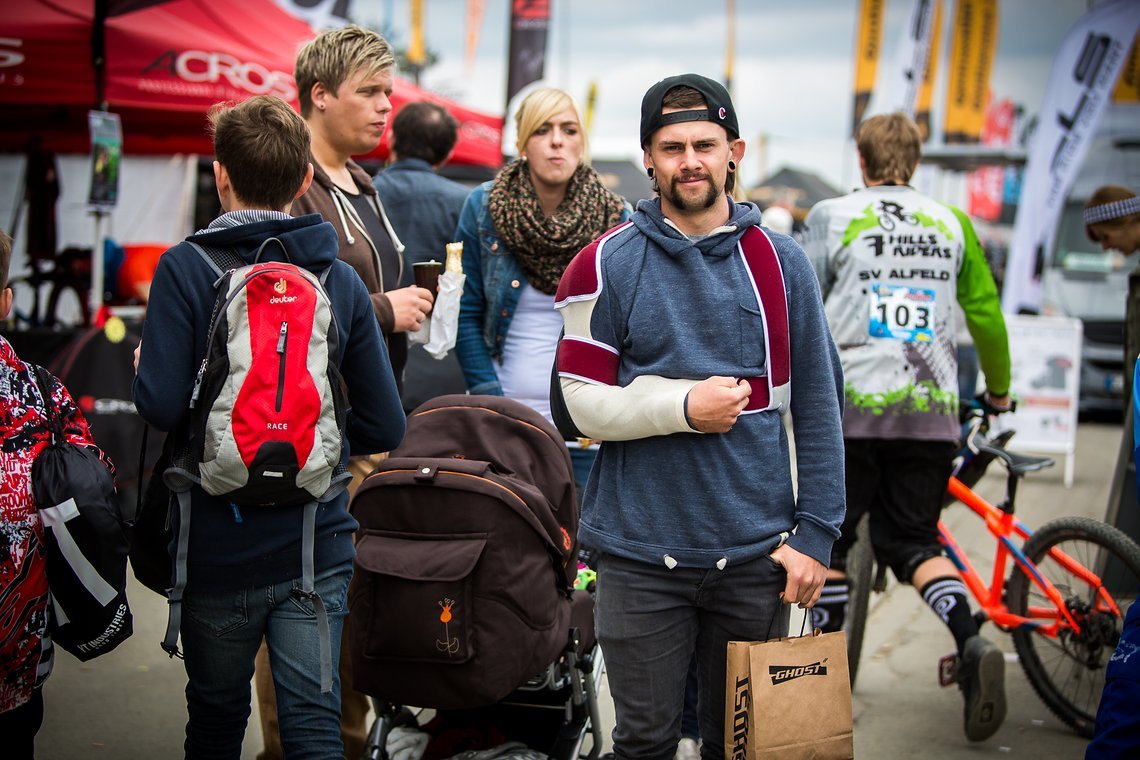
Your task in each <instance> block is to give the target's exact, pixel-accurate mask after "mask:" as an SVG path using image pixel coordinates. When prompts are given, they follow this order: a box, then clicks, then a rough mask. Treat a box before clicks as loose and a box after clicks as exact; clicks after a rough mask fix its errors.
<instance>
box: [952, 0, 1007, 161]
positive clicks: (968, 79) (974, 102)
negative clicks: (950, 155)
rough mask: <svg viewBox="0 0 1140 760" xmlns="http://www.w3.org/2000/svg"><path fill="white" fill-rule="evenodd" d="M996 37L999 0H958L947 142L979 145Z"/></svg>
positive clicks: (953, 43)
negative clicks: (977, 143)
mask: <svg viewBox="0 0 1140 760" xmlns="http://www.w3.org/2000/svg"><path fill="white" fill-rule="evenodd" d="M997 37H998V4H997V0H958V11H957V14H956V15H955V17H954V35H953V39H952V41H951V45H950V75H949V80H948V82H947V86H946V120H945V122H944V126H943V141H944V142H947V143H976V142H978V141H979V140H980V139H981V136H982V127H983V126H984V125H985V122H986V103H987V101H988V99H989V89H990V71H991V70H992V69H993V62H994V55H995V53H996V52H997Z"/></svg>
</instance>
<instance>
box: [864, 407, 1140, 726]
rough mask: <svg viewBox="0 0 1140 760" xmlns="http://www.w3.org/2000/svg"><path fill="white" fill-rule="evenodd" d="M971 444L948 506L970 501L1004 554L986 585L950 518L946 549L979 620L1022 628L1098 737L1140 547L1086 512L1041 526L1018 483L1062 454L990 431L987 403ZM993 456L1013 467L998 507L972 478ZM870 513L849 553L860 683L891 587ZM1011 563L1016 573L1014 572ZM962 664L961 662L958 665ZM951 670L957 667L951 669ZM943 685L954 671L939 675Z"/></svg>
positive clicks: (1056, 691)
mask: <svg viewBox="0 0 1140 760" xmlns="http://www.w3.org/2000/svg"><path fill="white" fill-rule="evenodd" d="M970 417H971V419H970V433H969V435H968V436H967V446H966V448H965V449H964V451H963V454H962V456H961V457H960V460H959V462H958V463H957V465H956V467H955V471H954V474H953V475H952V476H951V477H950V480H949V483H948V485H947V499H946V503H947V504H949V503H951V502H953V501H954V500H958V501H961V502H962V503H963V504H965V505H966V506H967V507H969V508H970V509H971V510H972V511H973V512H974V513H975V514H976V515H977V516H978V517H980V518H982V519H983V520H984V521H985V523H986V528H987V530H989V532H990V534H991V535H992V536H993V537H994V540H995V543H996V553H995V555H994V563H993V573H992V575H991V577H990V581H989V584H988V585H987V584H986V582H985V580H984V579H983V578H982V576H981V575H979V573H978V572H977V571H976V570H975V569H974V565H973V564H972V563H971V562H970V559H969V557H968V556H967V552H966V550H965V549H963V548H962V546H961V545H960V544H959V543H958V542H957V541H956V540H955V539H954V536H953V534H952V533H951V532H950V529H949V528H947V527H946V525H945V524H944V523H943V522H941V521H940V522H939V523H938V530H939V534H940V539H941V541H942V544H943V546H944V547H945V549H946V555H947V556H948V557H949V558H950V560H951V561H952V562H953V563H954V564H955V566H956V567H957V568H958V570H959V572H960V573H961V574H962V580H963V582H964V583H965V585H966V587H967V588H968V589H969V590H970V593H971V595H972V596H973V597H974V599H975V600H976V601H977V604H978V606H979V607H980V609H979V610H978V612H976V613H975V616H976V617H977V618H978V621H979V623H982V622H984V621H986V620H989V621H990V622H992V623H993V624H994V625H995V626H996V627H997V628H999V629H1000V630H1003V631H1006V632H1008V633H1011V634H1012V635H1013V644H1014V648H1015V649H1016V650H1017V655H1018V659H1019V661H1020V662H1021V666H1022V668H1023V669H1024V671H1025V675H1026V677H1027V678H1028V679H1029V683H1030V684H1031V685H1032V686H1033V689H1034V691H1036V692H1037V694H1038V696H1040V697H1041V700H1042V701H1043V702H1044V703H1045V705H1046V706H1047V707H1048V708H1049V709H1050V710H1052V711H1053V713H1054V714H1055V715H1056V716H1057V717H1058V718H1060V719H1061V720H1062V721H1063V722H1064V723H1066V724H1067V725H1069V726H1070V727H1072V728H1073V729H1074V730H1075V731H1076V732H1077V733H1078V734H1080V735H1081V736H1085V737H1091V736H1092V734H1093V729H1094V728H1095V724H1096V710H1097V706H1098V705H1099V704H1100V695H1101V692H1102V691H1103V689H1104V669H1105V666H1106V665H1107V664H1108V659H1109V657H1110V656H1111V655H1112V652H1113V650H1114V649H1115V648H1116V645H1117V643H1118V642H1119V641H1120V635H1121V629H1122V626H1123V623H1124V617H1125V615H1126V614H1127V612H1128V609H1129V607H1131V605H1132V604H1134V603H1135V602H1136V600H1137V594H1138V592H1140V546H1137V544H1136V542H1135V541H1133V540H1132V539H1131V538H1129V537H1128V536H1127V535H1125V534H1124V533H1122V532H1121V531H1120V530H1118V529H1117V528H1114V527H1112V526H1111V525H1107V524H1105V523H1103V522H1100V521H1097V520H1093V519H1089V518H1085V517H1060V518H1057V519H1055V520H1051V521H1049V522H1047V523H1046V524H1045V525H1043V526H1042V527H1041V528H1040V529H1038V530H1036V531H1033V530H1030V529H1029V528H1028V527H1026V526H1025V525H1024V524H1023V523H1022V522H1021V521H1020V520H1018V519H1016V518H1015V517H1014V501H1015V497H1016V495H1017V483H1018V481H1019V480H1020V479H1021V478H1022V477H1023V476H1024V475H1025V474H1026V473H1029V472H1034V471H1036V470H1040V469H1043V468H1045V467H1049V466H1051V465H1052V464H1053V460H1051V459H1048V458H1045V457H1032V456H1024V455H1021V454H1015V453H1013V452H1010V451H1006V450H1005V448H1004V444H1005V443H1006V441H1008V440H1009V438H1010V437H1011V436H1012V431H1006V432H1005V433H1002V434H1001V435H999V436H995V437H994V438H990V437H989V436H988V432H989V424H988V420H987V417H986V415H985V414H984V413H983V412H982V411H981V410H975V411H974V412H972V413H971V415H970ZM994 459H998V460H1001V462H1002V463H1003V464H1004V465H1005V467H1006V469H1007V471H1008V477H1007V479H1006V498H1005V501H1003V502H1002V503H1000V504H998V505H996V506H995V505H993V504H990V503H989V502H987V501H986V500H985V499H984V498H982V497H981V496H979V495H978V494H977V493H975V492H974V491H973V490H972V488H971V486H973V485H974V484H975V483H976V482H977V481H978V479H980V478H981V476H982V474H983V473H984V472H985V469H986V466H987V465H988V464H989V463H990V462H991V461H993V460H994ZM867 522H868V520H867V518H864V519H863V520H862V521H861V523H860V525H859V536H860V540H859V541H857V542H856V543H855V545H854V546H853V547H852V549H851V553H850V555H849V557H848V563H847V566H848V583H849V586H850V589H851V591H850V598H851V601H850V605H849V608H848V617H847V621H846V625H845V626H844V630H845V631H846V632H847V642H848V643H847V646H848V658H849V660H850V670H851V680H852V685H854V680H855V673H856V670H857V668H858V664H859V655H860V650H861V649H862V644H863V631H864V628H865V627H866V623H867V612H868V608H869V598H870V593H871V591H872V589H874V590H876V591H882V590H883V589H884V588H885V585H886V568H885V566H881V565H880V566H879V569H878V572H877V574H876V573H875V571H874V564H875V562H874V558H873V556H872V551H871V548H870V540H869V537H868V529H867ZM1007 569H1008V570H1009V574H1008V577H1007V574H1006V570H1007ZM955 664H956V663H955ZM951 670H952V669H951ZM940 675H941V676H943V678H942V682H943V684H946V683H948V682H949V683H952V682H953V675H952V672H951V673H949V674H946V673H940Z"/></svg>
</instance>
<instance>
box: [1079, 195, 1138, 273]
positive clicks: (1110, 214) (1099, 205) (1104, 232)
mask: <svg viewBox="0 0 1140 760" xmlns="http://www.w3.org/2000/svg"><path fill="white" fill-rule="evenodd" d="M1083 216H1084V222H1085V232H1086V233H1087V234H1088V236H1089V240H1091V241H1093V242H1094V243H1099V244H1100V246H1101V247H1102V248H1104V250H1106V251H1120V252H1121V253H1123V254H1124V255H1125V256H1128V255H1130V254H1133V253H1136V251H1138V250H1140V198H1137V197H1136V193H1134V192H1132V191H1131V190H1129V189H1128V188H1126V187H1121V186H1120V185H1105V186H1103V187H1099V188H1097V190H1096V192H1094V193H1093V194H1092V197H1091V198H1089V200H1088V202H1087V203H1086V204H1085V210H1084V214H1083Z"/></svg>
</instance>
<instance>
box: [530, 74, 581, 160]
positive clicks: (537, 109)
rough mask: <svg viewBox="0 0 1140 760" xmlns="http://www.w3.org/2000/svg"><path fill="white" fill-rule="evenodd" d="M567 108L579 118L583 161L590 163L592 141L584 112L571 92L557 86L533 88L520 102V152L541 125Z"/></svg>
mask: <svg viewBox="0 0 1140 760" xmlns="http://www.w3.org/2000/svg"><path fill="white" fill-rule="evenodd" d="M567 108H569V109H570V110H572V111H573V112H574V117H575V118H576V119H578V126H579V127H580V128H581V135H582V160H581V163H583V164H587V163H589V162H590V142H589V139H588V138H587V137H586V127H585V125H584V124H582V112H581V111H580V110H578V104H577V103H575V102H574V98H573V97H571V96H570V93H568V92H566V91H565V90H559V89H557V88H555V87H540V88H538V89H537V90H533V91H532V92H531V93H530V94H529V95H527V96H526V97H525V98H523V101H522V103H519V110H517V111H515V130H516V132H517V133H518V134H517V136H516V138H515V147H516V148H517V149H518V152H519V154H520V155H521V154H522V151H523V147H524V146H526V143H527V140H529V139H530V138H531V137H533V136H534V133H535V132H537V131H538V128H539V127H541V126H542V125H543V124H545V123H546V122H548V121H550V119H552V118H553V117H554V116H556V115H557V114H560V113H562V112H563V111H565V110H566V109H567Z"/></svg>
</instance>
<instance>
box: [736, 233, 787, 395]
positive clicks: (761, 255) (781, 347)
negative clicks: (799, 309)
mask: <svg viewBox="0 0 1140 760" xmlns="http://www.w3.org/2000/svg"><path fill="white" fill-rule="evenodd" d="M740 253H741V255H742V256H743V258H744V263H745V264H746V265H747V268H748V274H749V277H750V278H751V280H752V285H753V288H754V289H755V292H756V301H757V303H758V304H759V305H760V313H761V314H763V315H764V347H765V354H766V355H767V357H768V374H767V377H766V383H764V385H765V386H766V387H763V386H762V387H760V388H756V387H754V388H753V395H756V393H755V392H756V391H757V390H759V391H761V393H760V395H759V396H758V397H757V398H756V400H755V402H753V401H752V400H750V402H749V406H748V411H753V410H754V411H761V410H776V411H778V412H780V413H781V414H783V413H785V412H786V411H787V410H788V405H789V403H790V401H791V377H792V360H791V339H790V337H789V334H788V333H789V327H788V297H787V289H786V285H785V282H784V270H783V267H782V266H781V265H780V256H779V254H777V252H776V246H775V245H773V244H772V240H771V239H770V238H769V237H768V235H767V234H765V232H764V231H763V230H762V229H760V228H759V227H756V226H753V227H749V228H748V229H747V230H746V231H745V233H744V235H743V236H741V238H740ZM764 391H767V392H766V393H765V392H764Z"/></svg>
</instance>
